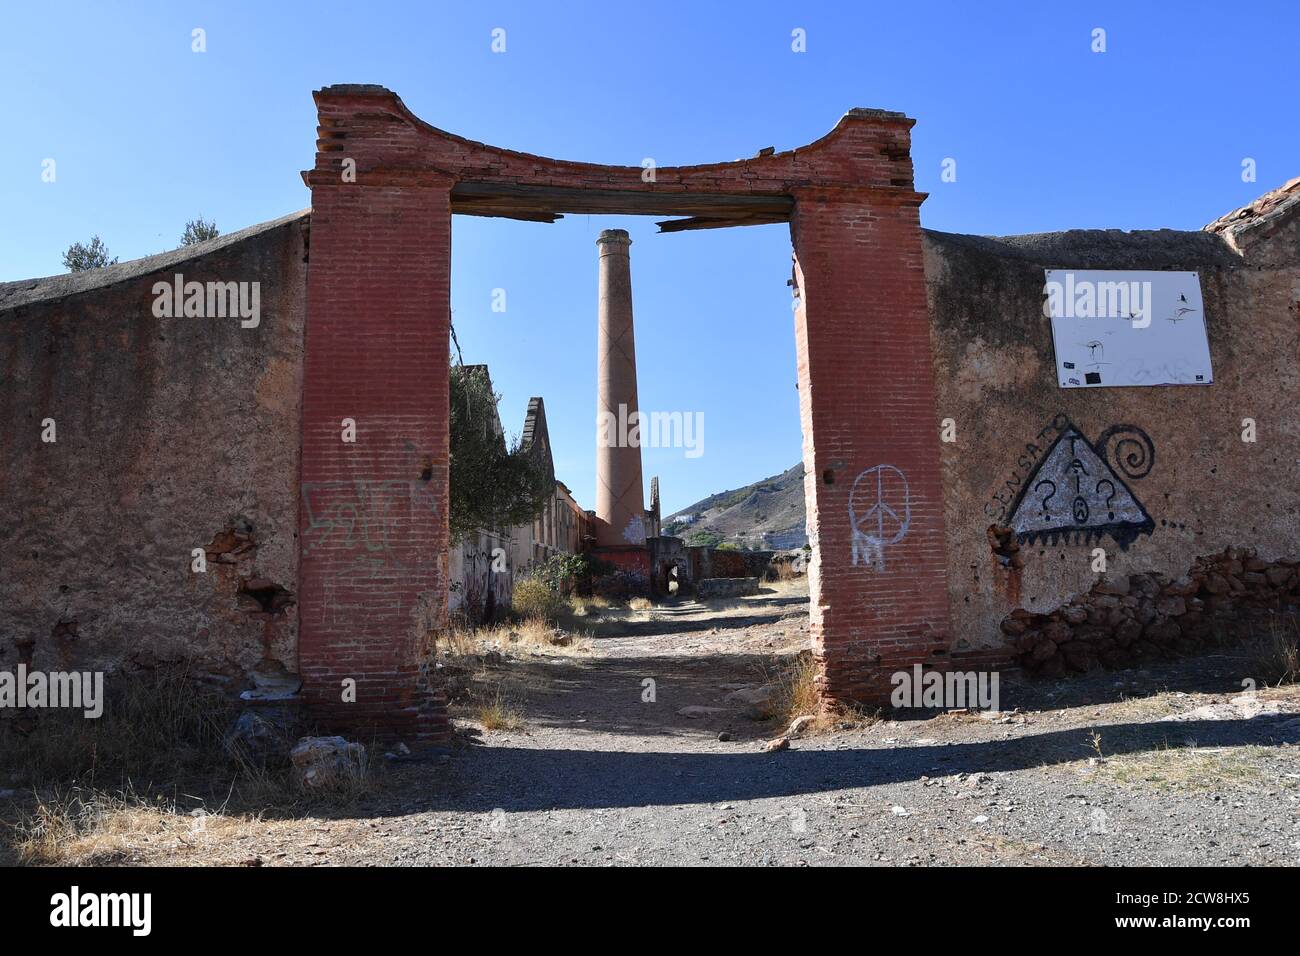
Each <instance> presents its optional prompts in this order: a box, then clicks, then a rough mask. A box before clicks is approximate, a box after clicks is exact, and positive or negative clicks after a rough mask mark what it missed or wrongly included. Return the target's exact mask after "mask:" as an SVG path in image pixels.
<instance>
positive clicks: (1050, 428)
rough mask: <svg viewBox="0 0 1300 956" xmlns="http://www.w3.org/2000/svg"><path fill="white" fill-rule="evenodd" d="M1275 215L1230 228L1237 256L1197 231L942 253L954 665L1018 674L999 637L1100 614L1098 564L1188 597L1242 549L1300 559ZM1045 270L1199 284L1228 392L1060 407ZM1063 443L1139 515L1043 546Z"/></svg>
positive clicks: (1288, 294) (936, 274)
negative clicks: (1036, 490)
mask: <svg viewBox="0 0 1300 956" xmlns="http://www.w3.org/2000/svg"><path fill="white" fill-rule="evenodd" d="M1279 192H1281V191H1279ZM1270 195H1271V194H1270ZM1288 195H1289V193H1288ZM1257 205H1258V204H1257ZM1265 207H1266V209H1267V215H1268V216H1269V217H1270V218H1269V219H1268V220H1267V221H1263V222H1261V221H1260V220H1259V219H1258V218H1257V217H1256V218H1251V217H1250V216H1247V215H1244V213H1245V212H1246V211H1245V210H1243V211H1241V213H1242V214H1243V215H1237V216H1234V217H1233V219H1232V222H1233V223H1234V226H1233V227H1232V229H1234V230H1235V232H1233V233H1232V240H1233V241H1231V242H1230V241H1228V238H1229V237H1228V234H1227V233H1226V232H1225V227H1224V226H1223V225H1222V221H1221V222H1220V223H1219V224H1215V225H1212V226H1211V227H1208V231H1198V232H1178V231H1173V230H1167V229H1162V230H1156V231H1148V232H1121V231H1119V230H1104V231H1103V230H1087V231H1072V232H1064V233H1054V234H1043V235H1031V236H1015V237H1007V238H1000V239H996V238H984V237H977V236H960V235H950V234H945V233H936V232H928V233H927V234H926V237H925V257H926V277H927V292H928V299H929V311H930V319H931V334H932V336H933V340H934V354H935V379H936V382H937V385H938V392H939V396H938V405H937V416H938V418H939V420H940V421H942V420H943V419H945V418H951V419H953V420H954V422H955V425H956V439H957V440H956V441H955V442H952V443H943V444H942V445H941V449H942V456H943V459H942V460H943V476H944V499H945V508H946V534H947V550H948V567H949V578H948V581H949V601H950V605H951V608H952V634H951V644H950V652H951V653H952V655H953V656H954V657H957V656H961V655H963V654H965V655H967V656H968V657H970V658H972V659H978V658H980V657H983V658H985V659H986V660H988V661H990V662H994V661H999V660H1010V659H1011V658H1012V657H1014V655H1015V653H1016V648H1015V647H1014V646H1012V642H1009V641H1008V640H1007V638H1006V636H1004V635H1003V634H1002V633H1001V632H1000V629H999V624H1000V622H1002V621H1003V620H1004V619H1005V618H1006V617H1007V616H1008V614H1010V613H1011V612H1012V611H1013V610H1015V609H1017V608H1019V609H1024V610H1025V611H1027V612H1031V613H1032V614H1035V615H1037V614H1045V613H1050V612H1053V611H1055V610H1056V609H1057V608H1059V607H1060V606H1062V605H1065V604H1067V603H1068V602H1070V601H1071V600H1072V599H1073V598H1075V597H1076V596H1079V595H1087V594H1088V593H1089V592H1090V591H1091V590H1092V589H1093V587H1094V585H1096V584H1097V583H1098V581H1099V580H1103V575H1100V574H1098V573H1097V572H1095V571H1094V570H1093V568H1092V564H1091V561H1090V555H1091V553H1092V550H1093V549H1094V548H1097V547H1101V548H1104V549H1105V551H1106V558H1107V569H1108V571H1107V576H1108V577H1109V578H1110V579H1111V580H1114V581H1127V579H1128V577H1129V575H1131V574H1146V573H1148V572H1154V573H1157V574H1160V575H1164V576H1165V577H1166V579H1168V580H1178V579H1179V578H1180V577H1182V576H1184V575H1186V574H1187V571H1188V568H1189V567H1191V566H1192V565H1193V564H1194V562H1196V560H1197V559H1198V558H1201V557H1203V556H1206V555H1213V554H1217V553H1220V552H1222V551H1223V550H1224V549H1225V548H1243V549H1254V550H1255V551H1257V553H1258V557H1259V559H1260V560H1262V561H1265V562H1273V561H1277V560H1279V559H1289V560H1297V559H1300V478H1298V476H1297V469H1300V416H1297V415H1296V407H1297V404H1298V402H1300V346H1298V345H1297V330H1298V329H1300V216H1297V215H1296V212H1297V207H1296V204H1295V203H1293V202H1290V203H1283V202H1277V203H1269V204H1265ZM1252 208H1253V207H1247V209H1248V210H1249V209H1252ZM1045 268H1057V269H1069V268H1078V269H1117V270H1118V269H1131V270H1195V271H1198V272H1199V273H1200V278H1201V288H1202V291H1203V294H1204V301H1205V318H1206V325H1207V330H1208V336H1209V345H1210V353H1211V358H1212V361H1213V366H1214V384H1212V385H1209V386H1201V387H1198V386H1160V387H1141V388H1132V387H1130V388H1099V389H1061V388H1059V387H1058V386H1057V378H1056V375H1055V368H1054V362H1055V358H1054V351H1053V345H1052V331H1051V324H1050V321H1049V320H1047V319H1046V318H1044V316H1043V312H1042V301H1043V284H1044V272H1043V270H1044V269H1045ZM1244 418H1252V419H1254V421H1255V423H1256V427H1257V437H1258V440H1257V441H1256V442H1255V443H1253V444H1252V443H1245V442H1243V441H1242V429H1243V426H1242V419H1244ZM938 427H939V423H938V422H936V428H938ZM1062 436H1065V440H1069V439H1071V438H1073V439H1075V441H1076V443H1077V448H1078V450H1079V452H1080V453H1081V454H1084V455H1086V456H1093V455H1094V453H1095V456H1097V457H1100V458H1101V459H1103V460H1104V463H1105V467H1106V468H1107V469H1108V473H1107V478H1108V480H1109V479H1111V478H1113V479H1115V481H1114V482H1113V484H1114V485H1115V486H1117V487H1122V489H1127V491H1128V492H1129V493H1130V496H1125V495H1124V494H1123V493H1122V491H1121V493H1120V495H1119V497H1118V498H1116V497H1111V496H1110V495H1109V491H1110V490H1111V489H1110V488H1107V489H1106V491H1107V497H1111V503H1112V505H1115V504H1116V503H1117V502H1119V501H1120V500H1121V499H1122V500H1123V502H1124V504H1125V507H1126V510H1127V512H1129V513H1127V514H1114V515H1112V517H1114V519H1115V520H1114V522H1113V525H1112V527H1111V529H1110V530H1107V531H1105V532H1103V533H1097V531H1096V530H1095V529H1088V530H1085V531H1083V532H1080V533H1077V534H1066V533H1061V534H1050V535H1049V534H1043V533H1041V532H1035V531H1034V529H1035V528H1036V527H1037V525H1035V524H1033V522H1032V520H1031V521H1028V522H1027V521H1026V519H1025V514H1024V512H1020V513H1019V514H1017V508H1016V505H1017V502H1018V501H1019V502H1023V500H1024V497H1023V496H1024V494H1025V486H1026V484H1027V483H1033V482H1032V476H1033V475H1035V474H1036V473H1037V469H1039V468H1040V467H1042V465H1043V462H1044V461H1045V459H1047V458H1048V456H1049V454H1050V452H1051V449H1052V448H1053V447H1054V444H1055V443H1056V442H1057V441H1058V440H1061V439H1062ZM1090 460H1092V458H1090ZM1048 490H1049V489H1048V488H1047V487H1044V488H1043V493H1044V494H1045V493H1046V492H1047V491H1048ZM1112 510H1113V511H1114V510H1115V509H1114V508H1112ZM1147 516H1149V519H1150V520H1149V523H1148V522H1147V521H1146V520H1145V518H1146V517H1147ZM1031 517H1032V516H1031ZM1016 519H1019V523H1020V525H1021V527H1022V530H1027V532H1028V533H1022V534H1017V533H1016V531H1015V529H1014V528H1013V527H1012V526H1013V525H1014V524H1016V523H1017V520H1016ZM1284 603H1285V602H1284Z"/></svg>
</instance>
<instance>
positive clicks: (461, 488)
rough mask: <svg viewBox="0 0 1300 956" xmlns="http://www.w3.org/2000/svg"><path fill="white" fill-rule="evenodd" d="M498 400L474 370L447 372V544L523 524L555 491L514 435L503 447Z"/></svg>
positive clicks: (463, 368)
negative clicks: (478, 532) (481, 531)
mask: <svg viewBox="0 0 1300 956" xmlns="http://www.w3.org/2000/svg"><path fill="white" fill-rule="evenodd" d="M500 401H501V396H500V395H498V394H496V393H495V392H493V391H492V384H491V382H490V380H489V379H488V377H487V376H486V375H483V374H482V373H481V372H479V371H478V370H477V369H476V368H474V367H473V366H464V365H454V366H452V369H451V463H450V472H451V474H450V481H449V485H450V488H449V492H448V498H449V502H448V511H449V513H450V523H451V540H452V542H453V543H455V542H460V541H462V540H464V538H465V536H466V535H467V534H469V533H470V532H472V531H476V530H478V529H480V528H492V529H504V528H511V527H514V526H515V525H521V524H527V523H528V522H530V521H533V520H534V519H536V517H537V516H538V515H539V514H541V513H542V509H543V508H544V507H545V505H546V500H547V499H548V498H549V497H550V496H551V495H552V494H553V493H554V492H555V482H554V479H553V478H552V477H551V475H550V474H549V473H548V471H547V469H546V468H545V467H544V465H543V464H542V463H541V462H540V461H538V460H537V459H536V458H535V457H534V456H532V455H531V454H529V452H528V450H527V449H522V448H520V445H519V439H518V438H517V437H516V438H514V439H512V440H511V442H510V443H509V444H508V445H507V443H506V439H505V436H503V435H502V434H501V433H500V431H499V430H498V428H499V424H498V423H499V422H500V419H499V418H498V416H497V410H496V409H497V404H498V403H499V402H500Z"/></svg>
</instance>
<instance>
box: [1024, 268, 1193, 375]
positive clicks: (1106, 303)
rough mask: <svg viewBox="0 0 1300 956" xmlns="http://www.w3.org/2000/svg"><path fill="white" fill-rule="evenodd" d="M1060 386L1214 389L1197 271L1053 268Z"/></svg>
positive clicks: (1051, 309) (1051, 308) (1049, 295)
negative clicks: (1189, 386) (1119, 270)
mask: <svg viewBox="0 0 1300 956" xmlns="http://www.w3.org/2000/svg"><path fill="white" fill-rule="evenodd" d="M1046 274H1047V285H1046V289H1045V291H1046V299H1045V301H1044V305H1043V309H1044V311H1045V312H1046V314H1047V315H1048V316H1049V317H1050V318H1051V320H1052V342H1053V345H1054V346H1055V349H1056V374H1057V379H1058V381H1059V382H1060V383H1061V388H1106V387H1108V386H1110V387H1114V386H1123V385H1209V384H1210V383H1211V382H1213V381H1214V375H1213V372H1212V371H1211V369H1210V343H1209V339H1208V338H1207V337H1206V334H1205V306H1204V303H1203V302H1202V301H1201V277H1200V274H1199V273H1196V272H1117V271H1111V270H1102V269H1048V270H1046Z"/></svg>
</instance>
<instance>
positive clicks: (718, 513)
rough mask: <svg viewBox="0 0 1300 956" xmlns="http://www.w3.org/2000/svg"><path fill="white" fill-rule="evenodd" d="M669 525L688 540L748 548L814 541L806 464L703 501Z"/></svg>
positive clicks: (667, 525)
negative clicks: (807, 524) (807, 520)
mask: <svg viewBox="0 0 1300 956" xmlns="http://www.w3.org/2000/svg"><path fill="white" fill-rule="evenodd" d="M663 530H664V534H671V535H676V536H677V537H680V538H684V539H686V542H687V543H688V544H720V543H722V542H724V541H725V542H731V543H732V544H736V545H740V546H741V547H747V548H773V549H784V548H801V547H803V546H804V545H805V544H806V543H807V542H808V536H807V533H806V531H805V529H804V507H803V464H802V463H800V464H797V465H795V466H794V467H793V468H790V469H789V470H788V471H784V472H782V473H781V474H779V475H773V476H772V477H770V478H764V479H763V480H762V481H756V482H754V483H753V484H752V485H746V486H745V487H744V488H736V489H733V490H731V491H721V492H718V493H717V494H715V495H710V496H709V497H707V498H704V499H703V500H701V501H697V502H695V504H693V505H691V506H689V507H687V508H683V509H682V510H681V511H678V512H676V513H675V514H672V515H669V516H668V517H667V518H665V519H664V522H663Z"/></svg>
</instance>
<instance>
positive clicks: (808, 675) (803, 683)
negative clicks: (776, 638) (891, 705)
mask: <svg viewBox="0 0 1300 956" xmlns="http://www.w3.org/2000/svg"><path fill="white" fill-rule="evenodd" d="M775 676H776V695H775V698H774V700H773V709H772V712H773V714H774V715H775V717H776V720H777V721H778V723H780V724H781V726H783V727H788V726H789V725H790V723H791V722H792V721H794V720H795V719H797V718H799V717H812V718H813V721H812V723H811V724H809V725H808V726H807V727H806V728H805V729H804V731H803V736H809V735H813V734H824V733H829V732H830V731H833V730H849V729H852V728H854V727H865V726H869V725H871V724H874V723H876V721H878V720H879V719H880V718H879V715H878V714H877V713H873V712H868V711H864V710H861V709H859V708H856V707H849V706H845V705H842V704H838V705H829V706H828V705H827V704H825V703H824V702H823V701H822V698H821V694H820V692H819V691H818V688H817V676H818V667H817V663H816V661H814V660H813V658H812V655H811V654H810V653H801V654H797V655H795V657H794V658H793V660H792V661H791V662H790V663H789V664H787V665H786V666H784V667H782V668H780V669H779V670H778V671H777V672H776V675H775Z"/></svg>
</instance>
